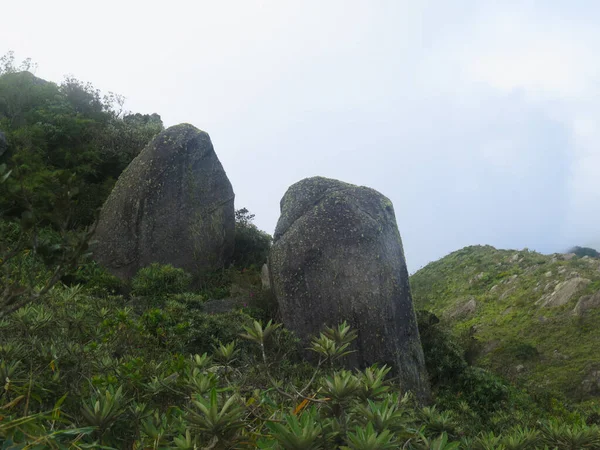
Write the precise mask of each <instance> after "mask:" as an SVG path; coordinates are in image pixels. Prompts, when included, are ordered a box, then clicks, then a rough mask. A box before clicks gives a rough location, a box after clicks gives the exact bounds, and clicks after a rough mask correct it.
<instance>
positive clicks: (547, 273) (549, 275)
mask: <svg viewBox="0 0 600 450" xmlns="http://www.w3.org/2000/svg"><path fill="white" fill-rule="evenodd" d="M544 276H545V277H546V278H550V277H551V276H552V271H551V270H549V271H548V272H546V273H545V274H544Z"/></svg>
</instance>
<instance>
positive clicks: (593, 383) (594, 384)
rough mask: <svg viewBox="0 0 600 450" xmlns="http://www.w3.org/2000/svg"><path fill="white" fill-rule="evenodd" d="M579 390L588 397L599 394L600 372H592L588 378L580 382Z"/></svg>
mask: <svg viewBox="0 0 600 450" xmlns="http://www.w3.org/2000/svg"><path fill="white" fill-rule="evenodd" d="M581 388H582V389H583V391H584V392H585V393H586V394H588V395H598V394H600V370H594V371H592V372H591V373H590V374H589V375H588V377H587V378H586V379H584V380H583V381H582V382H581Z"/></svg>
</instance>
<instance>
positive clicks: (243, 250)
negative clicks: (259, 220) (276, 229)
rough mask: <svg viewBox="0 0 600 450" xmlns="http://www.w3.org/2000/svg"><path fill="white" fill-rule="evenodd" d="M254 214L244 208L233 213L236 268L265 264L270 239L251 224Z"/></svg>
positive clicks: (234, 260) (234, 261) (234, 262)
mask: <svg viewBox="0 0 600 450" xmlns="http://www.w3.org/2000/svg"><path fill="white" fill-rule="evenodd" d="M253 219H254V214H250V212H249V211H248V210H247V209H246V208H242V209H238V210H237V211H236V212H235V250H234V252H233V264H234V265H235V266H237V267H240V268H242V267H250V266H256V267H260V266H262V265H263V264H264V263H266V262H267V257H268V256H269V249H270V248H271V241H272V238H271V236H270V235H269V234H267V233H265V232H264V231H261V230H259V229H258V228H257V227H256V225H254V224H253V223H252V220H253Z"/></svg>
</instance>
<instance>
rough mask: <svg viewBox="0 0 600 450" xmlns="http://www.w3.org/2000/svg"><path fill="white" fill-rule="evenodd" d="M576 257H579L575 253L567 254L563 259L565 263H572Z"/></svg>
mask: <svg viewBox="0 0 600 450" xmlns="http://www.w3.org/2000/svg"><path fill="white" fill-rule="evenodd" d="M575 256H577V255H575V253H566V254H564V255H562V259H563V261H570V260H572V259H573V258H575Z"/></svg>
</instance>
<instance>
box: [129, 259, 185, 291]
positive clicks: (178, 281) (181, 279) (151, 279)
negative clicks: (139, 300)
mask: <svg viewBox="0 0 600 450" xmlns="http://www.w3.org/2000/svg"><path fill="white" fill-rule="evenodd" d="M191 281H192V276H191V275H190V274H189V273H187V272H186V271H185V270H183V269H178V268H176V267H173V266H172V265H170V264H166V265H162V264H158V263H153V264H151V265H149V266H148V267H144V268H143V269H141V270H140V271H139V272H138V273H137V275H136V276H135V277H134V279H133V280H132V282H131V287H132V293H133V294H135V295H141V296H146V297H155V298H156V297H160V296H163V295H167V294H181V293H182V292H185V291H186V290H187V289H188V288H189V286H190V283H191Z"/></svg>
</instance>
